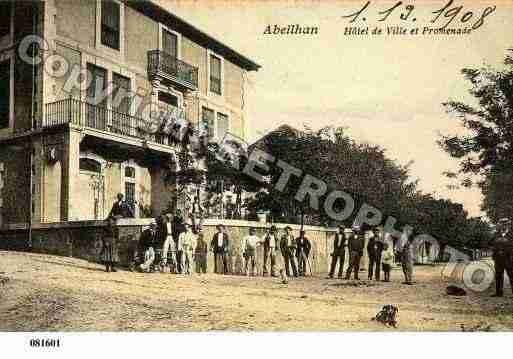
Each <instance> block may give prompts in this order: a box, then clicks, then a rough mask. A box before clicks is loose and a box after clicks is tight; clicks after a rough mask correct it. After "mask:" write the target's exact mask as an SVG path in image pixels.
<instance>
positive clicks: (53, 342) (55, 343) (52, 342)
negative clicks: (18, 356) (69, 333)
mask: <svg viewBox="0 0 513 359" xmlns="http://www.w3.org/2000/svg"><path fill="white" fill-rule="evenodd" d="M29 345H30V347H32V348H59V347H60V345H61V343H60V340H59V339H49V338H33V339H30V341H29Z"/></svg>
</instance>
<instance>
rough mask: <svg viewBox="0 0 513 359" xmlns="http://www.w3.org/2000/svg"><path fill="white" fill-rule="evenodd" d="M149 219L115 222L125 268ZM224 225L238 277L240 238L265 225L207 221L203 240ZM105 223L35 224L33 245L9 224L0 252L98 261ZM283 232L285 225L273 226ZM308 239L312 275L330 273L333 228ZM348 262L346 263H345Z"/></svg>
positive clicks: (316, 230)
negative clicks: (98, 249) (29, 252)
mask: <svg viewBox="0 0 513 359" xmlns="http://www.w3.org/2000/svg"><path fill="white" fill-rule="evenodd" d="M150 222H151V219H124V220H120V221H118V223H117V227H118V233H119V237H118V246H119V254H120V258H121V264H122V265H124V266H126V265H127V264H128V263H127V261H128V253H129V249H130V248H133V247H134V246H135V245H136V243H137V241H138V239H139V236H140V234H141V233H142V231H143V230H144V229H145V228H147V226H148V225H149V223H150ZM218 223H223V224H224V225H225V226H226V228H227V232H228V234H229V236H230V240H231V241H230V242H231V246H230V247H231V248H230V256H229V257H230V268H231V272H233V273H235V274H237V273H241V272H242V268H243V260H242V253H241V250H240V243H241V239H242V238H243V237H244V236H245V235H247V234H248V230H249V227H251V226H253V227H256V228H257V235H258V236H263V234H264V230H265V224H262V223H258V222H248V221H235V220H224V221H219V220H207V221H206V222H205V223H204V225H203V231H204V235H205V238H206V240H207V241H208V242H210V241H211V239H212V236H213V234H214V233H215V226H216V225H217V224H218ZM104 225H105V223H104V222H103V221H81V222H62V223H51V224H50V223H49V224H37V225H35V226H34V227H33V229H32V246H31V247H30V246H29V242H28V229H27V226H26V225H9V226H5V227H3V228H2V229H1V230H0V249H4V250H19V251H28V250H31V251H33V252H38V253H48V254H54V255H60V256H68V257H75V258H81V259H85V260H89V261H97V257H98V255H97V253H96V250H95V242H96V241H97V240H98V239H99V236H100V235H101V230H102V229H103V226H104ZM276 226H277V227H278V229H279V230H280V234H281V233H283V228H284V227H285V226H286V225H285V224H276ZM291 227H292V228H293V232H294V236H297V235H298V234H299V226H297V225H291ZM305 231H306V235H307V237H308V238H309V239H310V241H311V243H312V252H311V255H310V263H311V267H312V271H313V273H317V274H318V273H325V272H327V271H328V270H329V264H330V261H331V257H330V253H331V251H332V242H333V235H334V233H335V230H334V229H326V228H322V227H313V226H305ZM262 258H263V248H262V247H260V248H259V249H258V251H257V264H258V266H257V268H258V273H259V274H261V273H262ZM277 261H278V264H277V265H278V268H280V267H282V266H283V259H282V257H281V254H279V253H278V258H277ZM346 263H347V262H346ZM213 269H214V258H213V254H212V253H209V256H208V272H212V271H213Z"/></svg>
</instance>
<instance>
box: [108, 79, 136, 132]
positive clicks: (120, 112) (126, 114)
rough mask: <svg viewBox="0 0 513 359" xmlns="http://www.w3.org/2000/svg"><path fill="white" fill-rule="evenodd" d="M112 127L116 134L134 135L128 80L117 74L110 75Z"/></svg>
mask: <svg viewBox="0 0 513 359" xmlns="http://www.w3.org/2000/svg"><path fill="white" fill-rule="evenodd" d="M112 86H113V89H112V109H113V110H114V111H113V113H112V127H111V130H113V131H114V132H116V133H121V134H124V135H132V134H134V129H133V127H134V126H135V124H133V123H132V118H131V117H130V102H131V97H130V79H129V78H128V77H125V76H121V75H119V74H117V73H114V74H113V75H112Z"/></svg>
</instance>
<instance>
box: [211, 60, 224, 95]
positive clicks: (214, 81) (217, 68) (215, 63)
mask: <svg viewBox="0 0 513 359" xmlns="http://www.w3.org/2000/svg"><path fill="white" fill-rule="evenodd" d="M210 92H213V93H216V94H218V95H221V59H220V58H219V57H217V56H215V55H210Z"/></svg>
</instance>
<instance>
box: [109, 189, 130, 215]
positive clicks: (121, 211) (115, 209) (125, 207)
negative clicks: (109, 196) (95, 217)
mask: <svg viewBox="0 0 513 359" xmlns="http://www.w3.org/2000/svg"><path fill="white" fill-rule="evenodd" d="M109 218H115V219H119V218H134V211H133V209H132V207H131V206H130V204H128V203H126V201H124V200H123V193H118V195H117V201H116V202H115V203H114V204H113V205H112V209H111V210H110V213H109Z"/></svg>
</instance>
